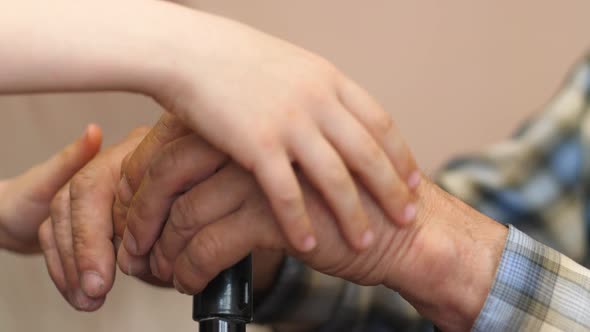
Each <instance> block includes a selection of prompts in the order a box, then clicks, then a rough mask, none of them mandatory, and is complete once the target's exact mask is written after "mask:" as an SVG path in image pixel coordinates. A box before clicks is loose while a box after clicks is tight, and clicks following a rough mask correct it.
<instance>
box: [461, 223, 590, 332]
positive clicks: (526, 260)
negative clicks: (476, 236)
mask: <svg viewBox="0 0 590 332" xmlns="http://www.w3.org/2000/svg"><path fill="white" fill-rule="evenodd" d="M589 289H590V274H589V273H588V270H586V269H585V268H583V267H582V266H580V265H578V264H577V263H575V262H574V261H572V260H571V259H569V258H567V257H566V256H564V255H562V254H560V253H559V252H557V251H556V250H553V249H551V248H549V247H547V246H545V245H543V244H541V243H539V242H537V241H535V240H533V239H532V238H530V237H528V236H527V235H525V234H524V233H522V232H520V231H519V230H517V229H516V228H514V227H513V226H509V232H508V237H507V239H506V244H505V247H504V251H503V253H502V258H501V260H500V265H499V267H498V271H497V272H496V278H495V280H494V283H493V284H492V287H491V290H490V293H489V295H488V298H487V299H486V302H485V303H484V306H483V309H482V311H481V312H480V314H479V316H478V318H477V320H476V322H475V324H474V326H473V331H522V330H526V331H540V330H554V331H559V330H566V331H574V330H575V331H578V330H580V331H581V330H586V329H588V326H587V324H588V323H589V321H590V314H589V311H588V307H589V306H590V293H589Z"/></svg>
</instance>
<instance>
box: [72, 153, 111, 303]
mask: <svg viewBox="0 0 590 332" xmlns="http://www.w3.org/2000/svg"><path fill="white" fill-rule="evenodd" d="M121 154H122V153H121V152H112V154H111V155H109V156H108V157H109V158H112V159H113V161H117V163H118V162H119V161H120V160H121V158H122V156H119V155H121ZM105 158H106V157H105ZM111 167H112V166H111V165H110V164H109V161H108V160H105V161H103V160H99V161H98V162H97V163H95V164H93V165H90V167H87V168H85V169H83V170H82V171H80V172H79V173H78V175H76V176H75V177H74V178H73V179H72V181H71V184H70V191H69V192H70V218H71V225H72V226H71V230H72V239H73V249H74V257H75V261H76V268H77V271H78V275H79V277H80V285H81V288H82V289H83V290H84V293H85V294H86V295H88V296H89V297H92V298H100V297H103V296H105V295H106V294H107V293H108V292H109V291H110V289H111V288H112V286H113V281H114V273H115V251H114V246H113V243H112V240H113V221H112V211H111V207H112V205H113V199H114V193H115V190H116V184H117V182H116V181H117V177H116V176H117V173H118V169H112V168H111Z"/></svg>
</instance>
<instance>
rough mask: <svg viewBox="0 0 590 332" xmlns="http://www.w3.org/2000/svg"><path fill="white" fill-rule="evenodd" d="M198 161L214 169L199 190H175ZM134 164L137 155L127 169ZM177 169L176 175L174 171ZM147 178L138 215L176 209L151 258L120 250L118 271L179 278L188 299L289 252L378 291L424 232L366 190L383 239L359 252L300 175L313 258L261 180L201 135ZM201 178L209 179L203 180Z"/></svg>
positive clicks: (159, 159) (157, 161)
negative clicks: (283, 225)
mask: <svg viewBox="0 0 590 332" xmlns="http://www.w3.org/2000/svg"><path fill="white" fill-rule="evenodd" d="M212 155H214V156H215V155H216V156H217V158H212V157H211V156H212ZM199 159H203V160H207V161H210V162H211V164H210V165H209V167H207V168H203V169H202V170H203V173H201V175H200V176H199V177H198V178H197V179H199V180H198V184H196V185H194V186H193V184H192V183H191V184H190V185H189V186H180V187H184V188H185V191H184V192H170V191H168V188H175V187H178V186H179V183H174V181H175V179H185V181H188V182H189V183H190V181H192V180H193V179H194V178H192V177H191V175H194V174H195V172H194V168H195V166H192V165H195V164H198V160H199ZM134 160H135V159H134V157H132V158H131V159H130V161H129V164H128V165H131V163H132V162H133V161H134ZM171 163H172V164H171ZM172 165H174V166H173V167H171V166H172ZM220 167H221V169H219V170H217V169H218V168H220ZM170 169H174V170H175V171H174V172H169V171H168V170H170ZM216 170H217V171H216ZM212 173H214V174H212ZM145 174H146V175H145V178H144V181H142V182H141V186H140V188H139V190H138V192H137V193H136V195H135V196H134V198H133V204H134V207H135V209H136V211H137V213H141V216H142V217H144V218H146V219H150V217H153V216H150V213H152V212H154V211H156V213H157V214H158V217H162V215H160V214H159V212H160V211H161V210H159V208H160V207H161V206H167V205H169V204H171V209H170V211H169V214H168V213H167V214H166V215H164V216H163V217H164V218H166V220H167V221H166V223H165V224H164V227H163V229H161V230H159V232H160V231H161V235H160V236H159V238H158V240H157V241H156V243H155V245H154V247H153V249H152V251H151V254H150V257H149V259H148V258H147V257H146V256H143V257H137V256H132V255H129V254H128V253H127V252H126V250H125V248H123V247H121V248H120V251H119V256H118V262H119V266H120V268H121V269H122V270H123V271H124V272H126V273H130V274H133V275H145V274H149V273H150V272H151V273H152V274H153V275H155V276H157V277H158V278H160V279H161V280H163V281H171V280H173V277H174V278H175V286H176V287H177V289H179V290H180V291H181V292H183V293H187V294H195V293H198V292H199V291H201V290H202V289H203V288H204V287H205V286H206V284H207V283H208V282H209V281H210V280H211V279H212V278H213V277H215V276H216V275H217V274H218V273H219V272H221V271H222V270H223V269H225V268H228V267H230V266H232V265H233V264H235V263H236V262H238V261H239V260H240V259H241V258H243V257H244V256H245V255H247V254H248V253H249V252H251V251H255V250H260V249H265V250H267V251H274V252H276V253H283V252H286V253H288V254H291V255H294V256H296V257H298V258H300V259H301V260H303V261H304V262H305V263H307V264H309V265H310V266H311V267H312V268H314V269H317V270H318V271H320V272H324V273H327V274H330V275H333V276H337V277H342V278H345V279H347V280H350V281H353V282H356V283H360V284H364V285H377V284H380V283H383V282H384V278H385V276H386V275H387V274H388V271H389V269H390V268H391V263H392V261H391V260H390V258H391V257H392V256H393V255H394V253H395V252H397V251H399V250H400V249H403V248H405V247H407V244H408V242H409V241H411V238H412V237H413V235H414V234H415V232H416V230H417V229H419V227H405V228H403V229H398V228H397V227H395V226H394V225H392V224H391V223H390V222H389V220H388V218H387V217H386V216H385V215H384V214H383V213H382V212H381V210H380V209H379V208H378V206H377V205H376V204H375V203H374V201H373V199H372V198H371V197H370V196H369V195H368V193H366V192H365V191H363V190H360V192H361V198H362V202H363V206H364V207H365V208H366V209H367V211H368V213H369V222H370V226H371V228H372V229H374V230H375V233H376V245H375V246H374V247H372V248H371V250H367V251H363V252H358V251H356V250H354V249H352V248H350V247H349V246H347V244H346V242H345V241H344V240H343V237H342V235H341V233H340V231H339V229H338V227H337V224H336V223H335V221H334V219H335V218H334V216H333V215H332V213H331V212H330V210H329V208H328V206H327V205H326V204H325V203H324V201H323V199H322V198H321V195H320V194H319V193H318V192H316V191H315V190H314V189H313V188H312V186H311V185H310V184H309V183H308V182H306V180H305V179H304V178H302V177H300V178H299V181H301V183H302V186H303V192H304V197H305V204H306V206H307V207H308V210H309V212H310V216H311V220H312V223H313V226H314V227H315V228H316V231H317V236H318V239H319V240H320V242H319V244H318V246H317V248H316V249H314V250H313V251H312V252H310V253H300V252H299V251H297V250H296V249H295V248H293V247H292V246H291V245H290V244H289V242H288V241H287V239H286V238H285V237H284V236H283V233H282V232H281V229H280V227H279V226H278V224H277V223H276V220H275V218H274V216H273V213H272V210H271V208H270V205H269V202H268V201H267V200H266V198H265V196H264V194H263V193H262V191H261V190H260V188H259V187H258V185H257V183H256V180H255V179H254V177H253V176H252V175H251V174H250V173H249V172H247V171H246V170H244V169H243V168H242V167H240V166H239V165H237V164H235V163H231V162H230V163H226V161H225V159H224V157H223V155H221V154H220V153H219V152H218V151H216V150H215V149H213V148H212V147H210V146H209V145H207V144H206V143H204V142H203V141H202V140H200V139H199V138H198V137H197V136H195V135H188V136H186V137H185V138H184V139H182V140H180V141H177V142H175V143H174V145H173V148H167V149H163V150H162V154H161V155H156V156H154V162H152V163H150V164H149V168H148V169H147V170H146V171H145ZM211 174H212V175H211ZM154 175H159V176H154ZM201 177H206V179H205V180H201ZM121 211H124V208H123V209H121ZM254 260H255V261H256V257H255V258H254Z"/></svg>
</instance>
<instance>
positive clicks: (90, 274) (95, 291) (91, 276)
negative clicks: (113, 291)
mask: <svg viewBox="0 0 590 332" xmlns="http://www.w3.org/2000/svg"><path fill="white" fill-rule="evenodd" d="M81 286H82V290H83V291H84V293H86V295H88V296H90V297H99V296H101V295H103V294H102V291H103V289H104V280H103V279H102V277H101V276H100V274H98V272H95V271H86V272H84V273H83V274H82V281H81Z"/></svg>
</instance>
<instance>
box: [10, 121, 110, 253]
mask: <svg viewBox="0 0 590 332" xmlns="http://www.w3.org/2000/svg"><path fill="white" fill-rule="evenodd" d="M101 141H102V134H101V131H100V128H98V127H96V126H94V125H90V126H88V128H86V131H85V132H84V135H83V136H82V137H81V138H79V139H78V140H77V141H76V142H74V143H72V144H71V145H69V146H68V147H66V148H64V149H63V150H62V151H61V152H59V153H58V154H56V155H55V156H53V157H52V158H51V159H49V160H48V161H46V162H44V163H43V164H40V165H37V166H35V167H33V168H31V169H30V170H29V171H27V172H26V173H24V174H23V175H20V176H18V177H15V178H13V179H8V180H6V181H3V182H1V183H0V247H2V248H6V249H8V250H12V251H16V252H20V253H33V252H37V251H39V250H40V248H39V242H38V240H37V230H38V228H39V225H40V224H41V223H42V222H43V221H44V220H45V218H47V216H48V215H49V206H50V204H51V200H52V199H53V196H54V195H55V193H57V191H58V190H59V189H60V188H61V187H62V186H63V185H64V184H65V183H67V182H68V181H69V180H70V178H71V177H72V176H73V175H74V174H75V173H76V172H77V171H78V170H79V169H80V168H82V167H83V166H84V165H85V164H86V163H87V162H88V161H89V160H91V159H92V158H93V157H94V156H95V155H96V153H97V152H98V151H99V149H100V144H101Z"/></svg>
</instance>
